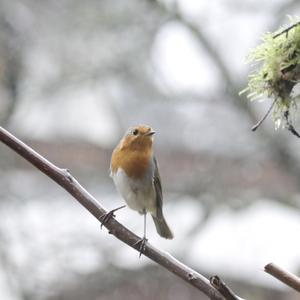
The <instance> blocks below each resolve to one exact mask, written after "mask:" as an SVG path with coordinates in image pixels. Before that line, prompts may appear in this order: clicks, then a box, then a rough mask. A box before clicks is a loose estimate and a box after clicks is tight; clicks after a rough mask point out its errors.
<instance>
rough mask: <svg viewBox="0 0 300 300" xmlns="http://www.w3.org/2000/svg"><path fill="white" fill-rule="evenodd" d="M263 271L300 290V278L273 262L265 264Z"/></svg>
mask: <svg viewBox="0 0 300 300" xmlns="http://www.w3.org/2000/svg"><path fill="white" fill-rule="evenodd" d="M265 272H266V273H269V274H270V275H272V276H274V277H275V278H277V279H278V280H280V281H281V282H283V283H285V284H286V285H288V286H289V287H291V288H293V289H294V290H296V291H298V292H300V278H299V277H297V276H295V275H294V274H292V273H290V272H288V271H285V270H283V269H282V268H280V267H278V266H277V265H276V264H274V263H269V264H267V265H266V266H265Z"/></svg>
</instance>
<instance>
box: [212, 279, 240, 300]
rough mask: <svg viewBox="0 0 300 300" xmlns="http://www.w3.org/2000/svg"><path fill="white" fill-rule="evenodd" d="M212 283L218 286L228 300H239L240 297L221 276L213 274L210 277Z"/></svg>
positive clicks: (215, 286)
mask: <svg viewBox="0 0 300 300" xmlns="http://www.w3.org/2000/svg"><path fill="white" fill-rule="evenodd" d="M209 281H210V284H211V285H212V286H213V287H214V288H216V289H217V290H218V291H219V292H220V293H221V294H222V295H223V296H224V297H225V299H226V300H239V299H240V298H239V297H238V296H236V295H235V294H234V292H233V291H232V290H231V289H230V288H229V287H228V286H227V285H226V283H225V282H224V281H223V280H222V279H221V278H220V277H219V276H217V275H216V276H212V277H210V278H209Z"/></svg>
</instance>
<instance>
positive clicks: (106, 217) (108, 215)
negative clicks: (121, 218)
mask: <svg viewBox="0 0 300 300" xmlns="http://www.w3.org/2000/svg"><path fill="white" fill-rule="evenodd" d="M124 207H126V205H122V206H120V207H117V208H115V209H112V210H110V211H109V212H107V213H105V214H103V215H102V216H100V217H99V221H100V222H101V225H100V228H101V229H102V227H103V225H105V224H106V223H107V222H108V221H109V220H110V219H111V218H114V217H115V212H116V211H117V210H119V209H121V208H124Z"/></svg>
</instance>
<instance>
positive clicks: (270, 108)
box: [251, 98, 278, 131]
mask: <svg viewBox="0 0 300 300" xmlns="http://www.w3.org/2000/svg"><path fill="white" fill-rule="evenodd" d="M277 99H278V98H275V99H274V101H273V102H272V104H271V106H270V107H269V109H268V111H267V112H266V113H265V115H264V116H263V117H262V118H261V119H260V120H259V121H258V122H257V123H256V124H255V125H254V126H253V127H252V128H251V130H252V131H255V130H256V129H257V128H258V127H259V126H260V125H261V124H262V123H263V122H264V121H265V119H266V118H267V117H268V115H269V114H270V112H271V111H272V109H273V107H274V105H275V103H276V101H277Z"/></svg>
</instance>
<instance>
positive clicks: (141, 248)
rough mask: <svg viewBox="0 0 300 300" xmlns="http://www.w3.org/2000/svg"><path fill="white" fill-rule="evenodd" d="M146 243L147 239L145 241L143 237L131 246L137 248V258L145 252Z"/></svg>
mask: <svg viewBox="0 0 300 300" xmlns="http://www.w3.org/2000/svg"><path fill="white" fill-rule="evenodd" d="M147 242H148V239H146V237H143V238H142V239H140V240H138V241H137V242H135V243H134V244H133V247H135V246H138V245H139V246H138V250H139V257H141V256H142V254H143V253H144V252H145V250H146V243H147Z"/></svg>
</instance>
